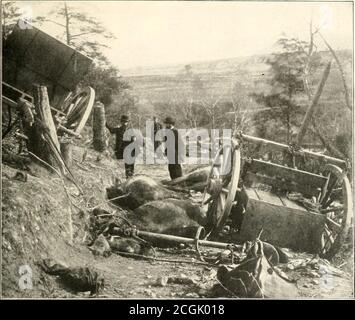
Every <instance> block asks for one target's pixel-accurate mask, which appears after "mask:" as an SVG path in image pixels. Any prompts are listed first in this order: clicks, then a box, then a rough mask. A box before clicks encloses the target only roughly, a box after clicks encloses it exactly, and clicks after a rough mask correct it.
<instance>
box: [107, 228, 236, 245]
mask: <svg viewBox="0 0 355 320" xmlns="http://www.w3.org/2000/svg"><path fill="white" fill-rule="evenodd" d="M113 232H114V233H118V234H122V229H121V228H118V227H115V228H113ZM135 234H136V235H137V236H139V237H142V238H144V239H146V240H149V239H151V240H164V241H172V242H178V243H186V244H192V245H193V244H195V243H196V239H192V238H185V237H179V236H173V235H170V234H163V233H154V232H148V231H139V230H135ZM198 244H199V245H200V246H204V247H211V248H217V249H229V248H231V247H233V248H237V249H238V250H240V249H242V248H243V246H241V245H236V244H233V243H224V242H216V241H208V240H198Z"/></svg>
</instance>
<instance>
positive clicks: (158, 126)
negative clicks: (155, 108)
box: [153, 117, 163, 153]
mask: <svg viewBox="0 0 355 320" xmlns="http://www.w3.org/2000/svg"><path fill="white" fill-rule="evenodd" d="M153 121H154V128H153V132H154V138H153V139H154V152H155V153H156V152H157V149H158V148H159V146H160V145H161V141H160V140H159V139H157V132H158V131H159V130H160V129H162V127H163V126H162V125H161V124H160V123H159V122H158V118H157V117H153Z"/></svg>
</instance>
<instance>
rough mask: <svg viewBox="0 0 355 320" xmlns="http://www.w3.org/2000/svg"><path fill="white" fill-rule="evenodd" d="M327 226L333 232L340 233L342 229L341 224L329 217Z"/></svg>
mask: <svg viewBox="0 0 355 320" xmlns="http://www.w3.org/2000/svg"><path fill="white" fill-rule="evenodd" d="M327 227H328V228H329V229H330V230H332V231H333V232H336V233H339V231H341V228H342V226H341V224H339V223H338V222H335V221H334V220H333V219H331V218H328V217H327Z"/></svg>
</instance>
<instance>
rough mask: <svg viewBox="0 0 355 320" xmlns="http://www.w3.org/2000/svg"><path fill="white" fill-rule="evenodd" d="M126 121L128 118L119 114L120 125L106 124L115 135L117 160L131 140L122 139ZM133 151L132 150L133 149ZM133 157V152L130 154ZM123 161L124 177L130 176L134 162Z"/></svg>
mask: <svg viewBox="0 0 355 320" xmlns="http://www.w3.org/2000/svg"><path fill="white" fill-rule="evenodd" d="M128 123H129V118H128V116H126V115H122V116H121V125H120V126H118V127H110V126H109V125H108V124H106V127H107V129H108V130H109V131H110V133H111V134H115V135H116V144H115V149H114V150H115V155H116V158H117V159H118V160H122V159H124V158H123V153H124V149H125V148H126V147H127V146H128V145H129V144H130V143H131V142H133V141H125V140H123V135H124V133H125V131H126V130H127V129H128ZM133 152H134V151H133ZM132 156H133V157H135V154H132ZM124 163H125V173H126V179H128V178H129V177H132V176H133V174H134V163H133V164H128V163H127V162H126V161H124Z"/></svg>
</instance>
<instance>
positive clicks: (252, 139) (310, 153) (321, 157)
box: [236, 134, 346, 167]
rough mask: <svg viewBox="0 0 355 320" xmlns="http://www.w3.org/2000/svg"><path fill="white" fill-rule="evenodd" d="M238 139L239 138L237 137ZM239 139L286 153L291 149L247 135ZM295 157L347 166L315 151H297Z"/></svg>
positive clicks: (240, 136) (341, 161)
mask: <svg viewBox="0 0 355 320" xmlns="http://www.w3.org/2000/svg"><path fill="white" fill-rule="evenodd" d="M236 138H238V137H236ZM239 138H240V139H241V140H242V141H243V140H244V141H247V142H251V143H255V144H260V145H268V146H272V147H274V148H275V149H276V150H281V151H285V150H290V147H289V146H288V145H286V144H283V143H279V142H276V141H271V140H266V139H262V138H258V137H253V136H249V135H246V134H239ZM295 155H307V156H309V157H311V158H314V159H317V160H324V161H325V162H327V163H332V164H335V165H338V166H341V167H345V166H346V161H344V160H341V159H338V158H334V157H329V156H326V155H324V154H320V153H317V152H313V151H308V150H304V149H301V150H298V151H295Z"/></svg>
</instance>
